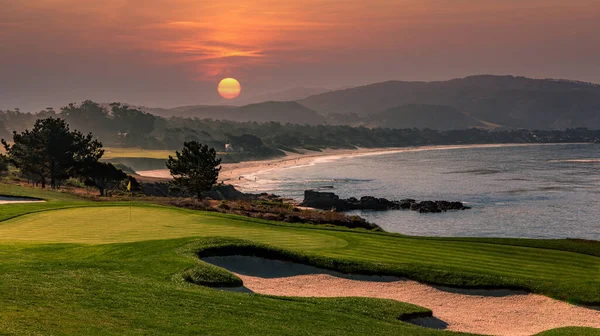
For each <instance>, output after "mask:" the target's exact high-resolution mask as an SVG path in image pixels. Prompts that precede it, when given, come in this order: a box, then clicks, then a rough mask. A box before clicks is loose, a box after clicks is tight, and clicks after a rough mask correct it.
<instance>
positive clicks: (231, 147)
mask: <svg viewBox="0 0 600 336" xmlns="http://www.w3.org/2000/svg"><path fill="white" fill-rule="evenodd" d="M243 151H244V147H242V146H239V147H236V146H234V145H233V144H225V152H227V153H234V152H240V153H241V152H243Z"/></svg>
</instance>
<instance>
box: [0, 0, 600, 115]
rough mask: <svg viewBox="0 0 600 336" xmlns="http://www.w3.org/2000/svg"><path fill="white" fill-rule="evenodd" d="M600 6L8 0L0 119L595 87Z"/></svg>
mask: <svg viewBox="0 0 600 336" xmlns="http://www.w3.org/2000/svg"><path fill="white" fill-rule="evenodd" d="M599 41H600V1H599V0H569V1H565V0H294V1H285V0H278V1H276V0H270V1H268V0H228V1H223V0H218V1H207V0H101V1H100V0H99V1H92V0H0V109H9V108H10V109H12V108H16V107H19V108H21V110H24V111H37V110H39V109H42V108H45V107H50V106H52V107H55V108H56V109H58V108H60V107H61V106H64V105H66V104H67V103H69V102H79V101H82V100H84V99H92V100H95V101H99V102H112V101H122V102H127V103H130V104H139V105H145V106H161V107H170V106H179V105H189V104H222V103H233V104H235V100H234V101H226V100H224V99H223V98H221V97H220V96H219V95H218V93H217V90H216V88H217V85H218V83H219V81H220V80H221V79H223V78H226V77H233V78H236V79H238V80H239V81H240V82H241V85H242V95H240V97H248V96H252V95H258V94H262V93H267V92H276V91H280V90H284V89H288V88H294V87H326V88H330V89H335V88H339V87H347V86H356V85H363V84H369V83H374V82H380V81H386V80H423V81H431V80H446V79H451V78H457V77H464V76H468V75H473V74H513V75H522V76H529V77H535V78H565V79H575V80H582V81H589V82H595V83H600V42H599Z"/></svg>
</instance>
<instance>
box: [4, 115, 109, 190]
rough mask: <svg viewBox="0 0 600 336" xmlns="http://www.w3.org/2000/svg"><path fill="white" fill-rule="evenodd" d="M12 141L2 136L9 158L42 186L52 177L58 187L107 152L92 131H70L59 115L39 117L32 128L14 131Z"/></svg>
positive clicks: (51, 183) (53, 184) (79, 174)
mask: <svg viewBox="0 0 600 336" xmlns="http://www.w3.org/2000/svg"><path fill="white" fill-rule="evenodd" d="M13 142H14V144H13V145H10V144H8V143H7V142H6V141H5V140H4V139H2V144H3V145H4V148H5V149H6V153H7V154H8V158H9V160H10V162H11V163H12V164H14V165H15V166H16V167H17V168H19V170H20V171H21V173H22V174H23V175H25V176H29V177H33V178H34V179H35V180H34V182H37V183H41V185H42V188H44V187H45V186H46V183H47V182H48V181H49V182H50V186H51V187H52V188H55V189H58V188H59V187H60V186H61V184H62V182H63V181H64V180H66V179H68V178H69V177H75V176H81V174H82V172H83V171H84V170H85V169H86V168H87V167H89V166H90V165H92V164H94V163H96V162H98V160H99V159H100V158H101V157H102V155H103V154H104V150H103V149H102V144H101V143H100V142H98V141H97V140H94V139H93V136H92V134H91V133H90V134H88V135H83V134H82V133H81V132H78V131H70V130H69V125H67V123H66V122H65V121H64V120H62V119H59V118H53V117H50V118H46V119H38V120H37V121H36V122H35V125H34V126H33V129H31V130H25V131H24V132H22V133H17V132H16V131H15V132H13Z"/></svg>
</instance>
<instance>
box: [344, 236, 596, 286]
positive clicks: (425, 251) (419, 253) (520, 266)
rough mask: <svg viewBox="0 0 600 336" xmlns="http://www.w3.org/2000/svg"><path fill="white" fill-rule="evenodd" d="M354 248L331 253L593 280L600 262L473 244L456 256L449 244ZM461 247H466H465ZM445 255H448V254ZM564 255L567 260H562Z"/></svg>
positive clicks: (586, 257) (574, 255)
mask: <svg viewBox="0 0 600 336" xmlns="http://www.w3.org/2000/svg"><path fill="white" fill-rule="evenodd" d="M348 240H349V239H348ZM399 240H401V241H402V240H404V239H402V238H401V239H399ZM421 242H422V241H421ZM357 245H360V244H356V243H354V244H353V245H352V246H354V248H349V249H345V250H343V251H335V253H336V255H339V256H344V257H352V258H361V256H369V259H370V260H376V261H381V262H389V261H390V260H393V261H395V262H415V261H420V262H427V263H432V264H448V265H451V264H455V265H460V266H462V267H466V268H471V267H472V266H477V267H478V268H490V269H494V270H497V269H498V268H499V267H502V268H506V269H509V270H510V272H513V271H514V272H517V271H519V272H522V273H523V274H531V275H539V274H540V273H543V274H541V275H547V276H556V275H560V276H572V277H583V276H590V275H592V276H593V277H595V276H594V275H593V272H590V271H593V270H594V269H595V270H597V271H599V272H600V258H597V257H591V256H586V255H581V254H577V253H570V252H561V251H550V250H539V249H534V248H523V247H517V248H515V249H514V250H515V253H505V252H503V251H498V250H501V249H503V246H502V245H496V246H493V249H492V248H487V249H486V252H485V253H483V252H481V251H479V250H478V245H480V244H474V245H475V246H474V247H475V248H474V249H473V250H472V251H471V253H468V250H465V249H463V251H461V252H460V253H454V252H455V251H454V249H453V248H452V245H453V244H450V245H451V246H450V247H446V246H444V245H445V244H437V246H430V245H429V244H423V243H421V244H420V245H419V244H414V245H413V244H410V245H409V244H395V245H393V246H394V249H391V248H390V247H389V246H386V245H385V244H377V245H375V244H369V242H368V241H365V242H363V244H362V246H357ZM465 245H467V246H470V245H469V244H465ZM399 249H401V250H399ZM511 250H512V249H511ZM449 251H452V253H449ZM496 252H499V253H496ZM565 255H567V256H568V257H565ZM564 265H570V267H569V268H568V270H569V273H567V274H565V268H564ZM533 266H535V269H532V267H533Z"/></svg>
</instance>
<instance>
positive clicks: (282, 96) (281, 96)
mask: <svg viewBox="0 0 600 336" xmlns="http://www.w3.org/2000/svg"><path fill="white" fill-rule="evenodd" d="M329 91H331V90H330V89H326V88H314V87H296V88H291V89H287V90H282V91H277V92H270V93H265V94H260V95H256V96H251V97H249V98H244V97H240V98H239V99H236V102H235V105H238V106H240V105H249V104H257V103H262V102H267V101H294V100H300V99H304V98H307V97H310V96H314V95H319V94H321V93H325V92H329Z"/></svg>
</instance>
